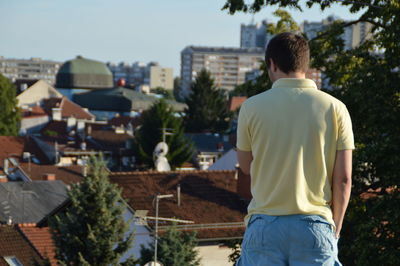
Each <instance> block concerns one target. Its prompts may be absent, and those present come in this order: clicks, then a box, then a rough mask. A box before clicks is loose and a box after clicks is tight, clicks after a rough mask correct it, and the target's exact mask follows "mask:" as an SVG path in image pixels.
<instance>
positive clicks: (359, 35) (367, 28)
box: [302, 16, 373, 50]
mask: <svg viewBox="0 0 400 266" xmlns="http://www.w3.org/2000/svg"><path fill="white" fill-rule="evenodd" d="M338 19H339V18H338V17H335V16H329V17H327V18H326V19H324V20H322V21H320V22H308V21H307V20H306V21H304V22H303V24H302V30H303V32H304V33H305V34H306V35H307V38H308V39H309V40H311V39H314V38H315V37H317V35H318V33H319V32H323V31H325V30H327V28H328V27H329V25H331V24H332V23H333V22H335V21H336V20H338ZM372 26H373V25H372V24H371V23H368V22H359V23H356V24H353V25H351V26H348V27H345V28H344V32H343V34H342V35H341V37H342V39H343V41H344V47H345V49H346V50H349V49H353V48H355V47H357V46H359V45H360V44H361V43H363V42H364V41H366V40H368V39H370V38H371V37H372V35H371V30H372Z"/></svg>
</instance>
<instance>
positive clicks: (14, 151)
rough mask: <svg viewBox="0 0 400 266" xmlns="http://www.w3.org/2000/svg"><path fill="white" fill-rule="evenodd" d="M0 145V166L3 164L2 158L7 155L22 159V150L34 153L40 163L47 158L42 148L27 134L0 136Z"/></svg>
mask: <svg viewBox="0 0 400 266" xmlns="http://www.w3.org/2000/svg"><path fill="white" fill-rule="evenodd" d="M0 147H1V149H0V166H3V163H4V159H6V158H9V157H13V158H16V159H18V160H19V161H22V155H23V152H29V153H30V154H31V155H34V156H35V157H36V158H38V159H39V160H40V162H41V163H46V162H47V158H46V156H45V155H44V154H43V152H42V150H41V149H40V148H39V147H38V146H37V145H36V143H35V141H33V139H32V138H30V137H29V136H25V137H9V136H0Z"/></svg>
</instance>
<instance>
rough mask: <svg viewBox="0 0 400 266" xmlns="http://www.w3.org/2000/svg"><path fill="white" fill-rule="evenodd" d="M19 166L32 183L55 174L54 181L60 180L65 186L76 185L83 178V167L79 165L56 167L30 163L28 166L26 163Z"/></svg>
mask: <svg viewBox="0 0 400 266" xmlns="http://www.w3.org/2000/svg"><path fill="white" fill-rule="evenodd" d="M20 166H21V167H22V169H23V170H24V172H25V173H26V174H27V175H28V176H29V177H30V179H32V180H34V181H39V180H43V175H44V174H55V176H56V180H61V181H63V182H64V183H65V184H67V185H69V184H75V183H78V182H80V181H81V180H82V178H83V175H82V173H83V166H80V165H70V166H57V165H39V164H33V163H31V165H30V166H29V164H28V163H20Z"/></svg>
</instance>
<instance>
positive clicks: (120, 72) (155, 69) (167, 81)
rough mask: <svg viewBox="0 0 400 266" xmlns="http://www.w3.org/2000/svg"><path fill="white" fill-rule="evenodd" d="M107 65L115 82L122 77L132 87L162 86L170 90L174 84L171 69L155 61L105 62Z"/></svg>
mask: <svg viewBox="0 0 400 266" xmlns="http://www.w3.org/2000/svg"><path fill="white" fill-rule="evenodd" d="M107 66H108V68H109V69H110V71H111V72H112V73H113V77H114V82H115V83H116V82H117V81H118V80H119V79H121V78H123V79H125V80H126V82H127V84H128V85H130V86H134V87H138V86H141V85H148V86H149V87H150V88H152V89H153V88H157V87H162V88H164V89H167V90H172V89H173V86H174V77H173V69H172V68H165V67H161V66H160V65H159V64H158V63H157V62H150V63H148V64H145V63H142V62H135V63H133V64H132V65H129V64H127V63H123V62H121V63H119V64H118V65H116V64H112V63H107Z"/></svg>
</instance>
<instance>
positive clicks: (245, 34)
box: [240, 20, 272, 48]
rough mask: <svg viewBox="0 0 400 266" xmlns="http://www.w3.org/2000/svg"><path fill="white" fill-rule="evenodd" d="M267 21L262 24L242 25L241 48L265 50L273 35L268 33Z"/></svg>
mask: <svg viewBox="0 0 400 266" xmlns="http://www.w3.org/2000/svg"><path fill="white" fill-rule="evenodd" d="M267 24H268V23H267V20H263V21H262V22H261V23H257V24H254V23H250V24H249V25H245V24H241V25H240V47H241V48H253V47H259V48H265V46H266V45H267V43H268V41H269V40H270V39H271V37H272V36H271V35H270V34H268V33H267Z"/></svg>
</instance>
